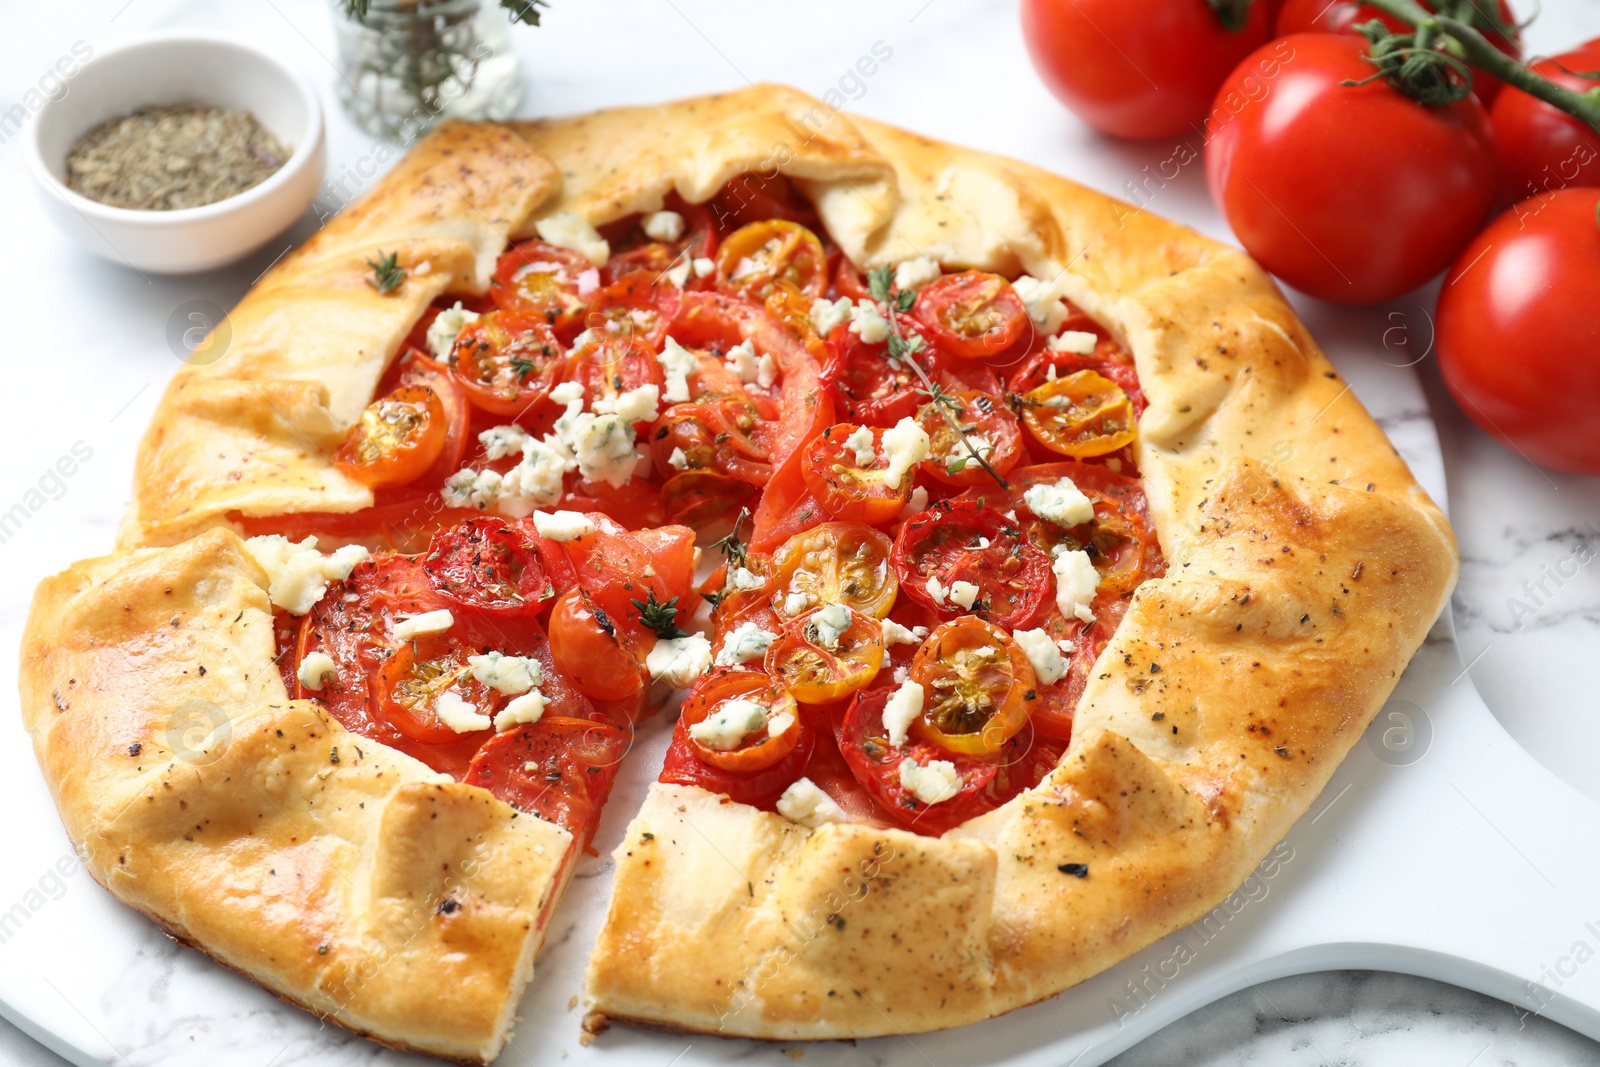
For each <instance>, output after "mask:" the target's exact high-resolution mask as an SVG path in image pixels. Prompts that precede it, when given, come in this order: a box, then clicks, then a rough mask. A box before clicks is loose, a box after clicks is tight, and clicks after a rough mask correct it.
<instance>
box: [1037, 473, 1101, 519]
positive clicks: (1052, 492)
mask: <svg viewBox="0 0 1600 1067" xmlns="http://www.w3.org/2000/svg"><path fill="white" fill-rule="evenodd" d="M1022 500H1023V503H1025V504H1027V505H1028V510H1029V511H1031V512H1033V513H1034V514H1035V515H1037V516H1039V518H1041V519H1047V520H1049V521H1050V522H1053V523H1055V524H1056V525H1057V526H1081V525H1082V524H1083V523H1086V522H1088V521H1089V520H1090V519H1092V518H1094V501H1092V500H1090V499H1089V498H1088V497H1087V496H1085V495H1084V494H1083V491H1082V490H1080V489H1079V488H1078V487H1077V486H1076V485H1075V484H1073V481H1072V479H1071V478H1062V479H1061V480H1060V481H1058V482H1055V483H1053V484H1051V483H1047V482H1041V483H1039V484H1038V485H1030V486H1028V488H1027V490H1026V491H1025V492H1024V493H1023V494H1022Z"/></svg>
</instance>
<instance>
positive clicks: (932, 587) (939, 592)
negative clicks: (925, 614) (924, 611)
mask: <svg viewBox="0 0 1600 1067" xmlns="http://www.w3.org/2000/svg"><path fill="white" fill-rule="evenodd" d="M923 588H924V589H926V590H927V591H928V595H929V596H931V597H933V602H934V603H935V604H937V605H939V606H940V607H941V608H942V607H944V598H945V594H946V593H947V592H948V590H947V589H945V587H944V585H943V584H942V583H941V582H940V581H939V576H938V575H936V574H930V575H928V581H927V583H926V584H925V585H924V586H923Z"/></svg>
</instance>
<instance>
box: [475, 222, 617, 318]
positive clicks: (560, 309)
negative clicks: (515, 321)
mask: <svg viewBox="0 0 1600 1067" xmlns="http://www.w3.org/2000/svg"><path fill="white" fill-rule="evenodd" d="M592 270H596V268H595V266H594V264H593V263H590V262H589V261H588V260H587V259H585V258H584V257H582V256H580V255H578V253H576V252H569V251H568V250H567V249H565V248H557V247H556V246H555V245H550V244H545V243H544V242H543V241H524V242H523V243H522V244H519V245H517V246H516V247H514V248H512V249H511V250H509V251H508V252H506V253H505V254H504V255H502V256H501V257H500V261H499V262H498V263H496V264H495V268H494V282H493V284H492V286H491V287H490V290H489V291H490V294H491V295H493V297H494V301H495V303H496V304H499V305H500V307H501V308H503V309H504V310H506V311H525V312H530V313H532V314H534V315H536V316H538V318H539V320H540V321H541V322H543V323H544V324H545V325H547V326H549V327H550V328H551V329H559V328H561V327H563V326H567V325H568V324H570V323H573V322H576V321H578V319H579V318H581V317H582V315H583V312H584V309H585V308H586V307H587V305H588V302H587V301H586V300H585V299H584V297H583V296H581V295H579V291H580V286H581V284H582V283H581V282H580V279H581V278H582V277H583V275H584V274H586V273H588V272H589V271H592ZM593 280H594V282H595V284H596V285H598V283H599V272H598V271H596V273H595V275H594V279H593Z"/></svg>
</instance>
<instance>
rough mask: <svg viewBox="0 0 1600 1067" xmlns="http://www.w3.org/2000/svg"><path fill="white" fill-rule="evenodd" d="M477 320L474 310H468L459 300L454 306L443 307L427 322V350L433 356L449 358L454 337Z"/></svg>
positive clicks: (453, 344)
mask: <svg viewBox="0 0 1600 1067" xmlns="http://www.w3.org/2000/svg"><path fill="white" fill-rule="evenodd" d="M477 321H478V313H477V312H476V311H468V310H467V309H466V308H464V307H462V306H461V301H459V300H457V301H456V306H455V307H449V308H445V309H444V310H443V311H441V312H439V314H438V315H436V316H435V317H434V320H433V321H432V322H430V323H428V338H427V339H428V351H429V352H432V353H433V358H434V359H437V360H445V359H449V358H450V351H451V349H453V348H455V346H456V338H457V337H459V336H461V331H462V330H463V329H465V328H466V326H467V324H468V323H473V322H477Z"/></svg>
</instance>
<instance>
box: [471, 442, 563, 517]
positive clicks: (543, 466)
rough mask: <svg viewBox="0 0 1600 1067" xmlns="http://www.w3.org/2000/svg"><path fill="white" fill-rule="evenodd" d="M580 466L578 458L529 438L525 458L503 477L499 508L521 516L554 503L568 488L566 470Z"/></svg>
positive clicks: (502, 512)
mask: <svg viewBox="0 0 1600 1067" xmlns="http://www.w3.org/2000/svg"><path fill="white" fill-rule="evenodd" d="M577 465H578V463H577V460H576V459H575V458H573V457H571V456H569V455H567V454H566V453H565V452H564V451H558V450H557V449H556V448H555V447H554V446H553V445H551V443H550V442H549V441H535V440H533V439H532V438H531V437H530V438H529V439H528V440H526V441H524V442H523V443H522V460H521V461H520V462H519V463H518V464H517V465H516V466H515V467H512V468H511V469H510V470H509V471H507V472H506V474H505V477H504V478H502V479H501V480H500V490H499V494H500V498H499V502H498V504H497V505H496V507H497V510H498V511H500V513H501V514H504V515H509V516H511V517H512V518H516V519H520V518H524V517H525V516H527V515H528V513H529V512H531V511H533V509H534V508H542V507H548V506H549V505H551V504H554V503H555V502H556V501H558V500H560V499H561V497H562V495H563V493H564V491H565V490H564V485H565V482H564V479H565V477H566V473H567V471H569V470H572V469H574V468H575V467H577ZM486 473H487V472H486Z"/></svg>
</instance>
